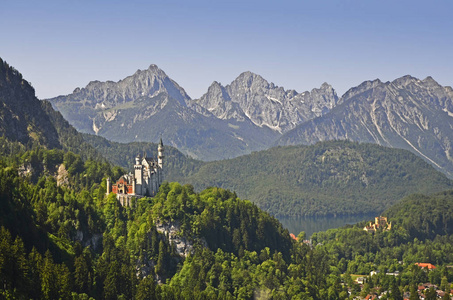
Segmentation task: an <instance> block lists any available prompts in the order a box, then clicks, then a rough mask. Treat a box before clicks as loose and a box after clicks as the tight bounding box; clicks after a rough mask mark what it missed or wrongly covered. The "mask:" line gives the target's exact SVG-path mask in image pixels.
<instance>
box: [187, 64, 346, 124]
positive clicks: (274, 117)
mask: <svg viewBox="0 0 453 300" xmlns="http://www.w3.org/2000/svg"><path fill="white" fill-rule="evenodd" d="M337 103H338V97H337V95H336V93H335V91H334V89H333V88H332V87H331V86H330V85H328V84H327V83H324V84H323V85H322V86H321V87H320V88H319V89H313V90H312V91H311V92H304V93H300V94H298V93H297V92H296V91H294V90H288V91H285V90H284V89H283V88H282V87H278V86H275V85H274V84H273V83H268V82H267V81H266V80H265V79H264V78H262V77H261V76H259V75H257V74H254V73H251V72H244V73H242V74H240V75H239V76H238V77H237V78H236V79H235V80H234V81H233V82H231V84H229V85H227V86H225V87H224V86H222V85H221V84H220V83H218V82H216V81H215V82H213V83H212V85H211V86H210V87H209V89H208V91H207V93H206V94H204V95H203V96H202V97H201V98H200V99H198V100H192V101H189V102H188V105H189V107H191V108H193V109H195V110H197V111H198V112H201V113H203V114H205V115H211V114H212V115H214V116H216V117H217V118H219V119H223V120H238V121H243V120H250V121H251V122H253V123H254V124H256V125H257V126H260V127H263V126H267V127H269V128H271V129H273V130H276V131H278V132H285V131H288V130H289V129H292V128H294V127H295V126H296V125H298V124H300V123H302V122H304V121H307V120H310V119H313V118H315V117H318V116H321V115H323V114H325V113H327V112H328V111H329V110H330V109H332V108H333V107H335V106H336V105H337Z"/></svg>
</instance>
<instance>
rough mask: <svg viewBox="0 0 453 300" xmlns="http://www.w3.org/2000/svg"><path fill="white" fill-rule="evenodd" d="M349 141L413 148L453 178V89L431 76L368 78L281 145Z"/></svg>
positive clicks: (285, 135)
mask: <svg viewBox="0 0 453 300" xmlns="http://www.w3.org/2000/svg"><path fill="white" fill-rule="evenodd" d="M332 139H347V140H352V141H359V142H367V143H376V144H379V145H383V146H387V147H394V148H402V149H407V150H409V151H412V152H413V153H415V154H417V155H419V156H421V157H422V158H424V159H425V160H427V161H428V162H430V163H431V164H432V165H433V166H434V167H436V168H437V169H439V170H441V171H443V172H445V173H446V174H447V175H448V176H450V177H452V176H453V149H452V141H453V90H452V88H451V87H443V86H441V85H439V84H438V83H437V82H436V81H434V80H433V79H432V78H431V77H427V78H426V79H424V80H419V79H417V78H414V77H411V76H404V77H401V78H398V79H396V80H394V81H392V82H381V81H380V80H375V81H366V82H364V83H362V84H361V85H360V86H358V87H356V88H352V89H350V90H349V91H347V92H346V93H345V95H344V96H343V97H342V103H341V104H340V105H338V106H337V107H335V108H334V109H332V110H331V111H330V112H329V113H328V114H326V115H324V116H321V117H319V118H316V119H313V120H310V121H308V122H305V123H303V124H300V125H299V126H298V127H296V128H294V129H293V130H291V131H289V132H287V133H285V134H284V135H283V136H282V137H281V138H280V139H279V141H278V142H277V144H279V145H290V144H293V145H295V144H312V143H316V142H318V141H325V140H332Z"/></svg>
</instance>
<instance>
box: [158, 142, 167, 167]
mask: <svg viewBox="0 0 453 300" xmlns="http://www.w3.org/2000/svg"><path fill="white" fill-rule="evenodd" d="M164 151H165V149H164V143H162V138H160V141H159V145H157V163H158V165H159V168H161V169H162V168H163V166H164V158H165V156H164Z"/></svg>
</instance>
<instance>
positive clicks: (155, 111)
mask: <svg viewBox="0 0 453 300" xmlns="http://www.w3.org/2000/svg"><path fill="white" fill-rule="evenodd" d="M217 90H218V91H220V95H218V91H217ZM222 91H224V92H222ZM224 99H228V103H226V104H225V105H223V103H224V101H223V100H224ZM49 101H50V102H51V103H52V105H53V107H54V108H55V109H57V110H59V111H60V112H61V113H62V114H63V116H65V118H66V119H67V120H68V121H69V122H70V123H71V124H73V125H74V126H75V127H76V128H77V129H78V130H80V131H81V132H84V133H91V134H98V135H101V136H103V137H106V138H108V139H110V140H112V141H118V142H133V141H157V140H158V139H159V137H161V136H162V137H163V139H164V140H165V141H166V143H167V144H169V145H172V146H174V147H177V148H178V149H181V150H182V151H183V152H185V153H186V154H189V155H191V156H193V157H195V158H198V159H203V160H217V159H224V158H231V157H236V156H238V155H242V154H247V153H250V152H252V151H256V150H262V149H266V148H268V147H269V145H270V144H272V143H273V142H274V141H275V140H276V139H277V138H278V137H279V136H280V135H281V132H285V131H287V130H289V129H291V128H294V127H295V126H296V125H297V124H299V123H300V122H303V121H305V120H309V119H311V118H314V117H317V116H320V115H322V114H323V113H326V112H327V111H329V110H330V109H331V108H332V107H333V106H335V105H336V103H337V102H338V97H337V96H336V94H335V91H334V90H333V89H332V87H330V86H329V85H328V84H324V85H323V86H322V87H321V88H320V89H315V90H313V91H312V92H311V93H310V92H305V93H302V94H298V93H297V92H295V91H285V90H284V89H283V88H281V87H277V86H275V85H274V84H272V83H271V84H269V83H268V82H267V81H265V80H264V79H263V78H262V77H260V76H258V75H255V74H253V73H250V72H246V73H243V74H241V75H240V76H239V77H238V78H237V79H236V80H235V81H233V82H232V83H231V84H230V85H228V86H226V87H222V86H221V85H220V84H218V83H213V85H212V86H211V88H210V89H209V90H208V93H206V94H205V95H204V96H203V97H202V98H201V99H199V100H197V99H195V100H192V99H190V97H189V96H188V95H187V94H186V92H185V91H184V89H183V88H181V87H180V86H179V85H178V84H177V83H176V82H174V81H173V80H171V79H170V78H169V77H168V76H167V75H166V74H165V73H164V72H163V71H162V70H160V69H159V68H157V66H155V65H151V66H150V67H149V68H148V69H146V70H143V71H141V70H138V71H137V72H136V73H135V74H134V75H132V76H129V77H127V78H125V79H123V80H120V81H118V82H111V81H107V82H99V81H94V82H90V83H89V84H88V85H87V86H86V87H85V88H76V89H75V90H74V92H73V93H72V94H70V95H67V96H59V97H56V98H52V99H49Z"/></svg>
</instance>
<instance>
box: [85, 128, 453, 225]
mask: <svg viewBox="0 0 453 300" xmlns="http://www.w3.org/2000/svg"><path fill="white" fill-rule="evenodd" d="M83 136H84V139H85V141H86V142H87V143H89V144H90V145H91V146H93V147H94V148H95V149H96V150H98V151H99V152H100V153H103V155H104V156H105V157H106V158H107V159H108V160H109V161H110V162H111V163H114V164H116V165H120V166H122V167H124V168H126V169H127V168H131V166H132V164H133V160H134V157H135V156H136V155H137V154H138V153H143V152H146V153H148V155H151V156H154V157H156V155H157V145H156V144H153V143H144V142H142V143H137V142H136V143H128V144H122V143H115V142H110V141H108V140H106V139H105V138H102V137H99V136H93V135H86V134H84V135H83ZM165 151H166V153H165V156H166V158H165V178H166V179H167V180H169V181H178V182H181V183H187V184H191V185H193V186H194V187H195V189H196V190H197V191H201V190H203V189H205V188H207V187H210V186H216V187H222V188H225V189H230V190H233V191H235V192H236V193H237V194H238V195H239V196H240V197H241V198H243V199H248V200H250V201H252V202H253V203H255V204H257V205H258V206H259V207H260V208H261V209H263V210H265V211H268V212H269V213H271V214H273V215H275V216H326V215H351V214H369V213H376V214H379V213H380V212H382V211H383V210H385V209H387V208H389V207H390V206H391V205H392V204H394V203H396V201H398V200H399V199H401V198H402V197H404V196H407V195H409V194H412V193H424V194H431V193H435V192H440V191H443V190H446V189H450V188H453V184H452V181H451V180H450V179H448V178H447V177H446V176H445V175H444V174H442V173H440V172H438V171H436V170H435V169H434V168H433V167H432V166H430V165H429V164H428V163H426V162H425V161H423V160H422V159H420V158H419V157H417V156H416V155H414V154H412V153H410V152H409V151H406V150H401V149H391V148H386V147H382V146H377V145H374V144H359V143H354V142H348V141H328V142H320V143H317V144H315V145H311V146H287V147H276V148H271V149H268V150H264V151H260V152H254V153H252V154H249V155H244V156H240V157H237V158H234V159H228V160H221V161H214V162H202V161H199V160H194V159H191V158H190V157H188V156H186V155H183V154H182V153H181V152H179V151H178V150H177V149H175V148H172V147H166V150H165Z"/></svg>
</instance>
